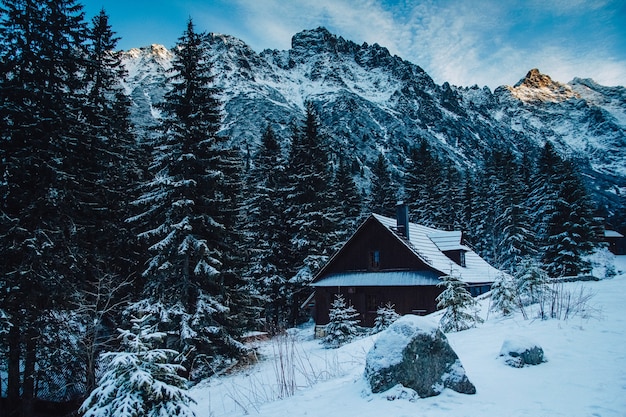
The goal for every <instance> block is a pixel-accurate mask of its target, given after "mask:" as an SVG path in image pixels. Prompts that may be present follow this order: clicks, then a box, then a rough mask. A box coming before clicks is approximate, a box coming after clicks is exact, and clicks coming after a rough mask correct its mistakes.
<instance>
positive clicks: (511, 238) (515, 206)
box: [494, 151, 536, 273]
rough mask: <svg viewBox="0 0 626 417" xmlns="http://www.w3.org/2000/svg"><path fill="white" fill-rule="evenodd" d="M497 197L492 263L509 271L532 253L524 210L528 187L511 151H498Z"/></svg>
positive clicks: (531, 233) (532, 238)
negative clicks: (494, 244)
mask: <svg viewBox="0 0 626 417" xmlns="http://www.w3.org/2000/svg"><path fill="white" fill-rule="evenodd" d="M495 165H496V170H497V184H498V186H497V197H496V198H495V204H496V212H497V213H498V215H497V216H496V218H495V227H494V233H495V236H494V237H495V239H496V247H495V254H494V258H495V264H496V265H497V266H498V267H499V268H501V269H504V270H506V271H508V272H510V273H514V272H515V267H516V266H517V265H519V264H520V262H521V261H522V259H524V258H526V257H531V256H534V255H535V253H536V248H535V244H536V243H535V233H534V230H533V227H532V223H531V218H530V215H529V213H528V210H527V206H526V202H527V201H528V197H529V196H528V187H527V184H526V183H525V181H524V178H523V170H524V167H522V166H521V165H520V164H519V163H517V161H516V160H515V157H514V156H513V154H512V153H511V152H510V151H504V152H498V153H497V157H496V161H495Z"/></svg>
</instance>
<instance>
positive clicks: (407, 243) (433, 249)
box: [311, 204, 501, 327]
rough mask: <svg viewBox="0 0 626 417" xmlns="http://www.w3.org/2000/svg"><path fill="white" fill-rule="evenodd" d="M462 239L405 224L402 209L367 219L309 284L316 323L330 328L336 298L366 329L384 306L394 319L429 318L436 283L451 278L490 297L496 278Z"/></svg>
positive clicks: (455, 234)
mask: <svg viewBox="0 0 626 417" xmlns="http://www.w3.org/2000/svg"><path fill="white" fill-rule="evenodd" d="M462 237H463V235H462V232H460V231H443V230H437V229H433V228H430V227H426V226H421V225H418V224H413V223H409V222H408V209H407V206H406V205H403V204H399V205H398V207H397V216H396V219H392V218H388V217H384V216H380V215H378V214H372V215H370V217H368V218H367V219H366V220H365V221H364V222H363V223H362V224H361V226H359V228H358V229H357V230H356V232H355V233H354V234H353V235H352V237H350V239H349V240H348V241H347V242H346V243H345V244H344V245H343V246H342V247H341V249H340V250H339V251H338V252H337V253H336V254H335V255H334V256H333V257H332V258H331V259H330V260H329V261H328V263H327V264H326V265H325V266H324V267H323V268H322V269H321V270H320V272H319V273H318V274H317V275H316V276H315V278H314V279H313V281H312V284H311V285H312V286H313V287H314V288H315V294H314V300H315V302H314V306H315V307H314V310H313V316H314V319H315V323H316V324H317V325H318V326H320V325H325V324H327V323H328V322H329V310H330V306H331V304H332V302H333V300H334V297H335V294H342V295H343V296H344V297H345V299H346V301H347V302H348V303H349V304H351V305H352V306H354V308H355V309H356V310H357V311H358V312H359V314H360V320H361V325H363V326H367V327H371V326H373V325H374V320H375V318H376V310H377V309H378V307H379V306H382V305H384V304H386V303H387V302H390V303H392V304H394V306H395V310H396V311H397V312H398V313H399V314H420V315H421V314H428V313H431V312H433V311H435V310H436V309H437V302H436V300H435V299H436V298H437V296H438V295H439V294H440V293H441V291H442V290H443V289H442V288H441V287H438V286H437V284H438V283H439V282H440V279H439V278H440V277H441V276H444V275H448V274H450V273H451V272H453V273H456V274H458V275H459V276H460V278H461V280H462V281H464V282H465V283H466V284H467V287H468V289H469V291H470V292H471V293H472V295H474V296H476V295H479V294H482V293H484V292H487V291H489V289H490V288H491V284H492V283H493V281H494V280H495V278H496V277H497V276H498V275H499V274H501V272H500V271H499V270H497V269H496V268H494V267H492V266H491V265H489V264H488V263H487V262H486V261H485V260H483V259H482V258H481V257H480V256H478V255H477V254H476V253H475V252H474V251H472V250H471V249H470V248H469V247H467V246H465V245H464V244H463V241H462Z"/></svg>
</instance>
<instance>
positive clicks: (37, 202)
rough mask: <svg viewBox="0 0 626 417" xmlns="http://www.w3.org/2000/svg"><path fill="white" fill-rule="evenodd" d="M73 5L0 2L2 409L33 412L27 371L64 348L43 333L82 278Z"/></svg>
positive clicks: (78, 61)
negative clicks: (6, 319) (7, 320)
mask: <svg viewBox="0 0 626 417" xmlns="http://www.w3.org/2000/svg"><path fill="white" fill-rule="evenodd" d="M81 9H82V6H80V5H79V4H77V3H76V2H75V1H73V0H59V1H55V2H51V1H43V0H5V1H3V2H2V8H1V10H0V74H1V75H0V171H2V175H3V181H2V182H3V184H2V195H1V196H0V206H1V207H0V211H1V212H2V216H1V218H0V238H1V239H2V245H0V248H1V249H0V256H2V257H3V259H5V262H3V263H2V266H1V267H0V273H1V274H2V276H3V279H2V280H1V281H0V304H1V305H2V306H3V309H5V310H6V311H7V313H8V314H9V315H10V316H11V320H12V327H11V328H10V330H9V335H8V340H7V346H8V353H7V359H8V360H7V391H6V392H7V400H8V402H7V405H8V409H9V412H10V413H13V412H17V408H18V404H21V408H22V410H21V413H22V414H23V415H31V414H32V405H33V401H32V400H33V398H34V396H35V387H36V383H37V381H36V375H35V372H36V371H37V369H43V368H42V367H41V366H40V364H41V363H43V362H45V361H48V360H55V358H58V357H59V356H60V355H56V356H51V357H50V356H49V355H48V353H46V352H53V351H54V349H64V348H65V346H64V345H63V344H61V345H58V346H52V345H51V344H52V343H55V342H53V341H51V340H50V339H49V338H47V337H44V336H43V335H42V334H41V332H42V331H43V330H44V329H45V328H46V326H47V324H48V323H47V322H48V321H49V319H50V317H51V314H49V313H51V312H52V311H54V310H55V309H62V308H67V307H68V306H67V299H68V297H67V294H68V293H71V292H72V290H73V289H75V288H76V287H78V286H80V280H81V279H82V268H81V266H82V265H84V256H85V254H84V251H83V248H82V247H81V243H80V241H79V239H78V236H79V235H80V229H81V227H82V225H81V224H80V223H78V222H77V208H78V207H79V206H80V205H79V204H78V201H77V197H78V194H79V193H78V191H80V186H81V175H82V173H83V171H82V170H81V169H80V168H81V165H80V161H82V160H83V159H85V158H88V156H87V155H85V154H84V153H82V151H81V149H80V147H79V144H80V143H81V141H82V139H83V138H84V136H85V124H84V123H83V120H82V118H81V114H80V109H81V105H82V96H81V92H82V91H83V80H82V78H81V74H82V73H83V72H84V68H85V67H84V59H83V58H84V36H85V23H84V21H83V13H82V11H81ZM68 382H70V381H68ZM20 398H21V400H20Z"/></svg>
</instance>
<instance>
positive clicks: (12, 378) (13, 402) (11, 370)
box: [7, 323, 21, 415]
mask: <svg viewBox="0 0 626 417" xmlns="http://www.w3.org/2000/svg"><path fill="white" fill-rule="evenodd" d="M8 344H9V354H8V364H7V373H8V375H7V408H8V414H7V415H14V414H15V411H17V409H18V407H19V402H20V356H21V352H20V348H21V345H20V328H19V326H18V325H17V324H16V323H15V324H14V325H13V326H12V327H11V328H10V330H9V337H8Z"/></svg>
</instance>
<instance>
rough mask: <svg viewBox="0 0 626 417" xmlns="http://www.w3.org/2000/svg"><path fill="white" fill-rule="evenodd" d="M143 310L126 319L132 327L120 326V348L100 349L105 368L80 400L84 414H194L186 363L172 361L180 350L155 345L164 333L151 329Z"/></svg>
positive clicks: (182, 416)
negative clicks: (138, 317)
mask: <svg viewBox="0 0 626 417" xmlns="http://www.w3.org/2000/svg"><path fill="white" fill-rule="evenodd" d="M150 320H151V317H150V316H148V315H146V316H144V317H142V318H140V319H133V320H131V323H132V326H133V327H132V329H131V330H120V336H119V337H120V338H121V339H122V351H120V352H109V353H105V354H104V355H103V358H102V359H103V361H104V362H105V363H106V367H105V370H104V372H103V374H102V376H101V377H100V380H99V381H98V386H97V388H96V389H95V390H94V391H93V392H92V393H91V394H90V395H89V397H88V398H87V399H86V400H85V401H84V403H83V405H82V406H81V409H80V412H81V413H83V414H82V415H84V416H85V417H99V416H116V417H144V416H145V417H152V416H154V417H157V416H179V417H193V416H195V413H194V412H193V411H192V410H191V408H190V405H191V404H192V403H194V400H193V399H192V398H191V397H190V396H189V394H188V393H187V390H186V384H187V380H186V379H185V378H183V377H181V376H180V374H182V373H184V371H185V369H184V368H183V367H182V366H180V365H178V364H175V363H173V360H174V358H175V357H176V356H178V355H179V352H176V351H175V350H172V349H159V348H157V347H156V344H157V343H158V342H159V341H160V340H162V339H163V338H165V337H166V334H165V333H163V332H159V331H157V330H156V326H155V325H153V324H151V323H150Z"/></svg>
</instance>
